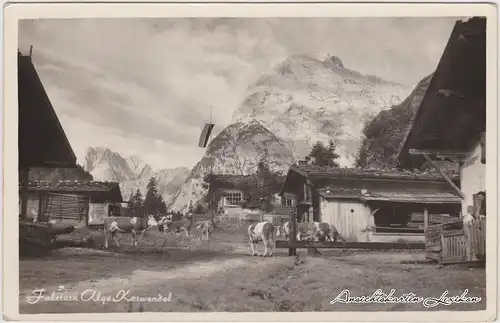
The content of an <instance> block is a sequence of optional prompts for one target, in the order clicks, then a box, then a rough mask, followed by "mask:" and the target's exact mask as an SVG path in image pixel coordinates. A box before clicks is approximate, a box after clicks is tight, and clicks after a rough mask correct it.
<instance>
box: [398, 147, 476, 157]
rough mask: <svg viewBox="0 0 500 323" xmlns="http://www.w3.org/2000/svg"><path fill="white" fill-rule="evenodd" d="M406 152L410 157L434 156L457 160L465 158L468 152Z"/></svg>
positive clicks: (412, 150) (419, 150) (421, 150)
mask: <svg viewBox="0 0 500 323" xmlns="http://www.w3.org/2000/svg"><path fill="white" fill-rule="evenodd" d="M408 152H409V153H410V155H435V156H442V157H443V158H447V157H450V156H451V157H458V158H465V157H467V156H468V155H469V153H468V152H465V151H461V150H429V149H426V150H423V149H409V150H408Z"/></svg>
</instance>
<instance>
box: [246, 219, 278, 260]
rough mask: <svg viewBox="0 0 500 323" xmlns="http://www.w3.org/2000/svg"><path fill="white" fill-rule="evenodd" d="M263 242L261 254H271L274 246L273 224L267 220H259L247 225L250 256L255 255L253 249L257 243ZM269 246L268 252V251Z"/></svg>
mask: <svg viewBox="0 0 500 323" xmlns="http://www.w3.org/2000/svg"><path fill="white" fill-rule="evenodd" d="M260 241H262V242H263V243H264V254H263V255H262V256H264V257H266V256H270V257H271V256H272V255H273V246H274V226H273V225H272V224H271V223H269V222H259V223H254V224H251V225H250V226H249V227H248V242H249V243H250V247H251V248H252V256H256V255H257V254H256V253H255V249H256V248H257V243H259V242H260ZM268 246H269V249H270V250H269V252H268Z"/></svg>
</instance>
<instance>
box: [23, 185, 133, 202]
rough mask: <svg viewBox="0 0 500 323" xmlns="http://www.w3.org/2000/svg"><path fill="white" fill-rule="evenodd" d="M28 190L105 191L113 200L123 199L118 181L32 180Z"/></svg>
mask: <svg viewBox="0 0 500 323" xmlns="http://www.w3.org/2000/svg"><path fill="white" fill-rule="evenodd" d="M21 184H22V183H21ZM20 186H21V185H20ZM28 191H46V192H57V193H85V192H103V193H107V194H108V195H109V197H110V199H111V200H113V202H122V201H123V198H122V195H121V191H120V184H119V183H117V182H100V181H82V180H65V181H30V182H29V183H28Z"/></svg>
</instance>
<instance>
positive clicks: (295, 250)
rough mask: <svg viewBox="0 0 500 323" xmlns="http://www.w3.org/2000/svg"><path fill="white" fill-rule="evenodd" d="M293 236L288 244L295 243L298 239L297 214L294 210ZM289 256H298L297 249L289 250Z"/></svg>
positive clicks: (289, 238) (291, 235)
mask: <svg viewBox="0 0 500 323" xmlns="http://www.w3.org/2000/svg"><path fill="white" fill-rule="evenodd" d="M290 224H291V231H292V232H291V234H290V236H289V237H288V243H295V241H296V239H297V212H296V210H294V211H293V212H292V216H291V223H290ZM288 255H289V256H296V255H297V249H295V248H289V249H288Z"/></svg>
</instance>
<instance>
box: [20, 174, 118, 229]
mask: <svg viewBox="0 0 500 323" xmlns="http://www.w3.org/2000/svg"><path fill="white" fill-rule="evenodd" d="M122 201H123V198H122V195H121V192H120V185H119V183H115V182H98V181H81V180H68V181H55V182H53V181H31V182H29V186H28V212H27V219H28V220H33V219H35V218H36V219H37V220H38V221H39V222H48V221H52V222H56V223H59V222H61V223H65V224H71V225H74V226H75V227H84V226H87V225H102V224H103V221H104V218H106V217H108V216H111V215H120V214H121V211H120V210H121V202H122Z"/></svg>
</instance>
